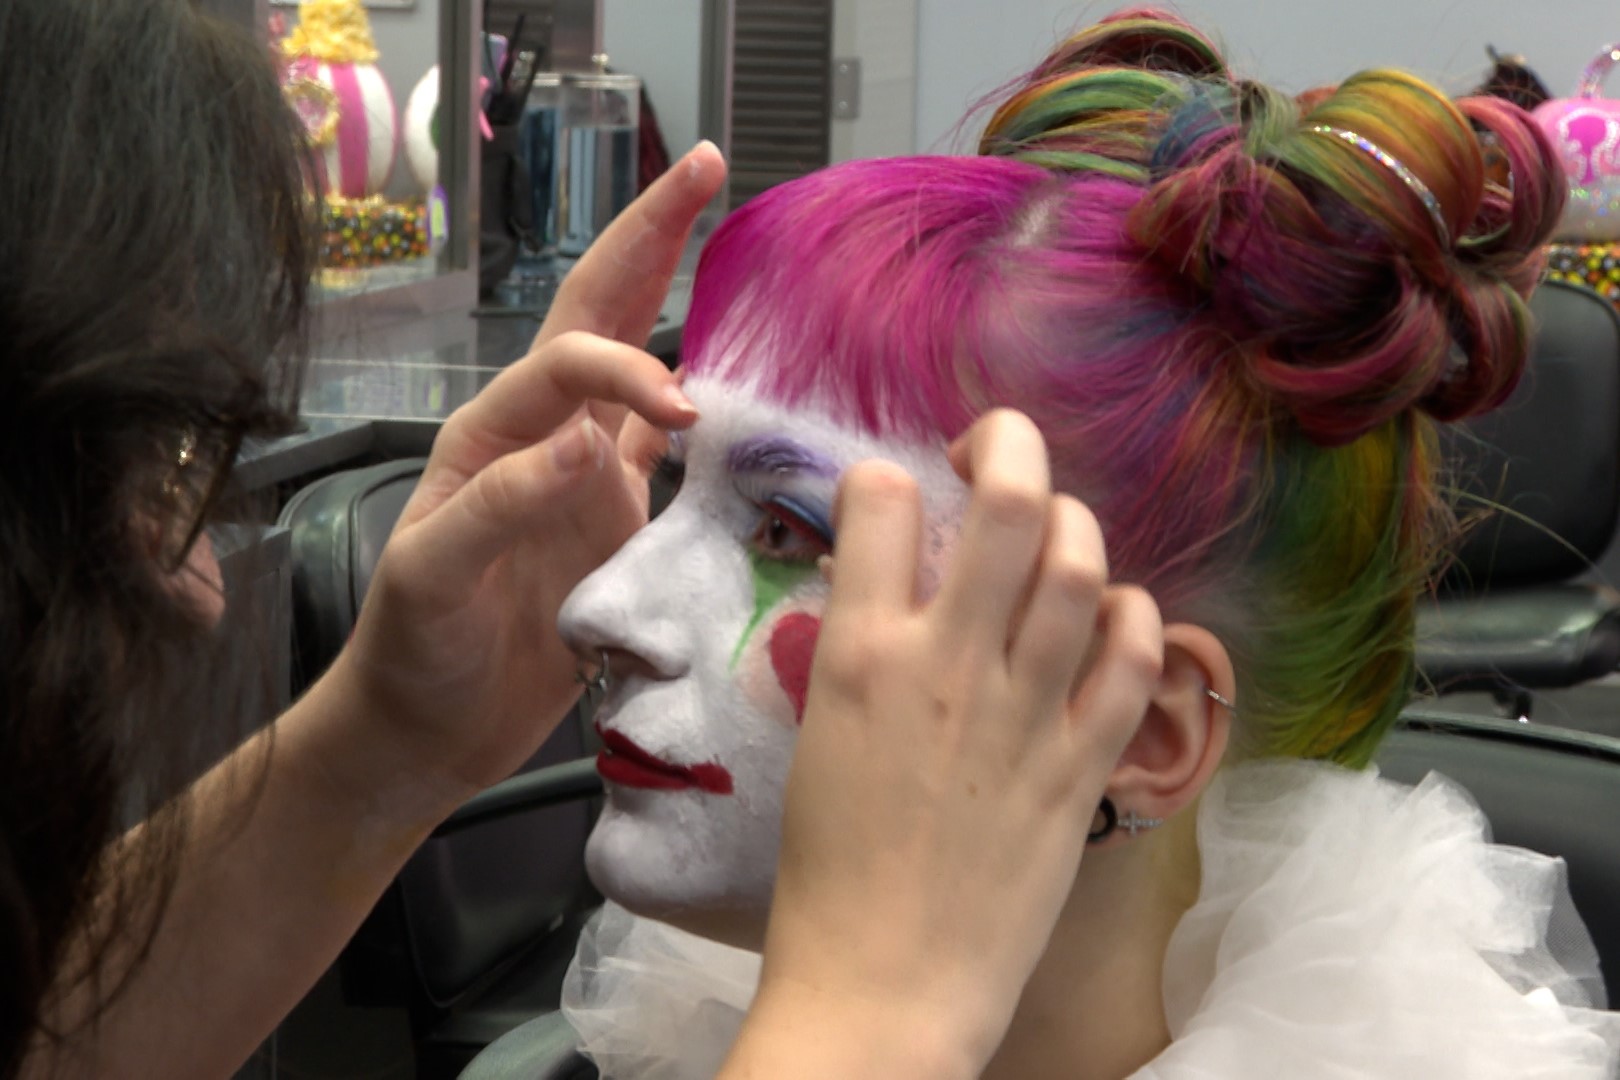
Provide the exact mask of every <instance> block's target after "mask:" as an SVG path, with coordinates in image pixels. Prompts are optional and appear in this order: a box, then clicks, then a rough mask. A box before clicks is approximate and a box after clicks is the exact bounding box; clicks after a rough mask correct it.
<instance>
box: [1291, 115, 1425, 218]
mask: <svg viewBox="0 0 1620 1080" xmlns="http://www.w3.org/2000/svg"><path fill="white" fill-rule="evenodd" d="M1308 130H1309V131H1310V132H1311V133H1312V134H1315V135H1331V136H1332V137H1333V138H1335V139H1338V140H1339V141H1340V142H1344V143H1349V144H1350V145H1351V146H1353V147H1355V148H1356V149H1357V150H1360V151H1361V152H1362V153H1364V154H1366V155H1367V156H1368V157H1370V158H1372V159H1373V160H1374V161H1376V162H1378V164H1380V165H1382V166H1383V167H1384V168H1386V169H1388V170H1389V171H1390V172H1392V173H1394V174H1395V175H1396V176H1398V177H1400V180H1401V183H1403V184H1405V185H1406V187H1407V190H1408V191H1410V192H1411V193H1412V194H1413V195H1416V196H1417V197H1418V200H1419V201H1420V202H1422V203H1423V208H1424V209H1425V210H1427V211H1428V212H1429V219H1430V220H1431V221H1433V222H1434V231H1435V234H1436V235H1437V236H1438V237H1439V238H1440V246H1441V247H1443V248H1448V249H1449V248H1450V247H1451V230H1450V229H1448V228H1447V227H1446V217H1445V214H1443V213H1442V212H1441V210H1440V200H1439V199H1437V198H1435V197H1434V192H1432V191H1430V190H1429V187H1428V185H1427V184H1425V183H1424V182H1423V181H1422V180H1419V179H1418V178H1417V174H1416V173H1414V172H1413V171H1412V170H1411V169H1408V168H1407V167H1406V166H1405V165H1402V164H1401V163H1400V162H1399V161H1397V160H1396V159H1395V157H1394V156H1392V155H1391V154H1390V153H1389V151H1387V150H1385V149H1384V148H1383V147H1382V146H1379V145H1378V144H1377V143H1375V142H1373V141H1372V140H1370V139H1365V138H1363V137H1361V136H1360V135H1357V134H1356V133H1355V132H1353V131H1346V130H1345V129H1344V128H1336V127H1329V126H1328V125H1327V124H1313V125H1312V126H1311V127H1310V128H1309V129H1308Z"/></svg>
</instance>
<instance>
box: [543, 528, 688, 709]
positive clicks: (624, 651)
mask: <svg viewBox="0 0 1620 1080" xmlns="http://www.w3.org/2000/svg"><path fill="white" fill-rule="evenodd" d="M689 532H690V530H689V529H688V528H685V527H683V526H682V524H681V523H680V522H679V521H676V520H671V519H670V517H669V516H668V515H667V514H666V515H664V516H661V517H659V518H657V519H656V520H654V521H653V522H652V523H651V524H649V525H647V526H646V527H644V528H643V529H642V530H641V531H640V532H638V533H636V535H634V536H632V537H631V538H630V540H629V541H628V542H627V543H626V544H625V545H624V547H622V548H620V549H619V550H618V552H616V553H615V554H614V556H613V557H612V558H611V559H609V560H608V561H607V562H605V563H603V564H602V566H601V567H599V568H598V569H597V570H595V571H594V572H592V573H591V574H590V575H589V576H587V577H586V578H585V579H584V580H583V581H581V582H580V583H579V584H578V585H576V586H575V587H574V591H573V592H571V593H569V594H568V598H567V599H566V600H564V601H563V605H562V609H561V610H560V611H559V612H558V615H557V630H558V632H559V633H560V634H561V635H562V638H563V640H564V641H565V642H567V644H568V646H569V648H571V649H573V650H574V651H575V652H577V653H579V654H580V656H581V657H584V658H587V659H588V660H589V661H590V662H591V663H593V664H594V663H596V662H597V660H598V658H599V657H601V656H602V654H604V653H605V654H606V655H607V658H608V663H609V666H610V668H611V669H612V671H613V673H614V675H615V677H617V676H621V675H640V676H642V677H643V678H649V679H659V680H667V679H677V678H680V677H681V676H682V675H684V674H686V673H687V671H688V670H689V669H690V667H691V663H692V656H693V637H694V634H693V630H694V626H695V623H696V621H697V620H698V619H699V618H700V616H699V614H698V611H697V610H695V608H696V606H697V602H698V601H699V599H700V598H701V596H702V592H701V589H700V588H698V587H697V586H698V583H697V582H693V581H690V580H688V579H689V577H690V570H689V569H683V566H684V565H686V564H688V562H689V559H688V558H686V557H683V556H689V555H690V554H691V547H692V544H691V540H692V537H690V536H688V535H687V534H688V533H689Z"/></svg>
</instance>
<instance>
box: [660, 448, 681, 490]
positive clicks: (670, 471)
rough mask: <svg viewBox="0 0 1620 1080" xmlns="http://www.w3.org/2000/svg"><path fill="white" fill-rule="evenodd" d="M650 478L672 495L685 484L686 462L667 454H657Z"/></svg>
mask: <svg viewBox="0 0 1620 1080" xmlns="http://www.w3.org/2000/svg"><path fill="white" fill-rule="evenodd" d="M652 478H653V479H654V480H655V481H657V482H658V483H660V484H663V485H664V486H665V487H667V488H668V489H669V490H670V492H671V493H672V494H673V493H674V492H677V491H679V490H681V485H682V484H683V483H685V482H686V462H684V461H681V460H679V459H677V458H675V457H673V456H671V455H670V454H668V453H663V454H659V455H658V460H657V461H655V462H653V467H652Z"/></svg>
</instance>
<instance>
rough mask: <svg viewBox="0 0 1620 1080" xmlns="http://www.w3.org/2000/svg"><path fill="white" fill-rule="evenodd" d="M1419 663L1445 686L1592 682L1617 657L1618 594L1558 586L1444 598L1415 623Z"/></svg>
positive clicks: (1455, 688)
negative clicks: (1416, 626)
mask: <svg viewBox="0 0 1620 1080" xmlns="http://www.w3.org/2000/svg"><path fill="white" fill-rule="evenodd" d="M1419 631H1420V634H1421V635H1422V636H1421V638H1420V642H1421V645H1420V663H1421V666H1422V668H1423V670H1424V672H1425V674H1426V675H1428V677H1430V678H1432V679H1433V680H1434V681H1435V683H1436V685H1437V686H1440V687H1443V688H1444V689H1445V690H1448V691H1460V690H1493V689H1496V688H1497V687H1498V686H1500V685H1501V684H1502V682H1503V680H1504V677H1505V678H1506V680H1507V681H1508V682H1510V683H1512V684H1514V685H1517V686H1523V687H1560V686H1573V685H1574V684H1576V683H1581V682H1586V681H1587V680H1589V679H1597V678H1601V677H1602V676H1604V675H1606V674H1608V673H1609V672H1610V671H1612V670H1614V667H1615V665H1616V662H1617V661H1620V593H1616V592H1615V591H1614V590H1612V589H1609V588H1605V587H1603V586H1592V585H1578V584H1558V585H1547V586H1543V587H1541V588H1523V589H1506V590H1503V591H1500V592H1495V593H1490V594H1487V595H1485V596H1463V597H1448V598H1447V599H1445V600H1443V601H1441V602H1440V603H1437V604H1434V605H1432V606H1431V607H1430V608H1429V609H1428V610H1427V611H1426V612H1425V615H1424V618H1423V620H1422V621H1421V622H1420V623H1419Z"/></svg>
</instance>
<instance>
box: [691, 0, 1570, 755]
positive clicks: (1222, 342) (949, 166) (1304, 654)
mask: <svg viewBox="0 0 1620 1080" xmlns="http://www.w3.org/2000/svg"><path fill="white" fill-rule="evenodd" d="M1313 97H1314V98H1315V103H1314V104H1313V105H1311V106H1310V107H1309V109H1308V110H1307V109H1305V108H1303V107H1302V106H1301V105H1300V104H1299V103H1298V102H1296V101H1295V100H1293V99H1290V98H1287V97H1284V96H1282V95H1279V94H1276V93H1273V92H1271V91H1269V90H1266V89H1265V88H1263V87H1259V86H1256V85H1254V84H1250V83H1241V82H1238V81H1236V80H1234V79H1232V78H1231V77H1230V76H1229V75H1228V74H1227V73H1226V70H1225V67H1224V65H1223V64H1222V62H1221V61H1220V58H1219V56H1218V55H1217V54H1216V52H1215V50H1214V49H1213V47H1212V46H1210V45H1209V43H1208V42H1207V41H1206V40H1205V39H1203V38H1202V37H1200V36H1198V35H1197V34H1196V33H1195V32H1193V31H1192V30H1191V29H1190V28H1188V27H1186V26H1185V24H1182V23H1180V22H1178V21H1176V20H1174V19H1171V18H1169V17H1166V16H1163V15H1160V14H1157V13H1153V12H1129V13H1125V14H1123V15H1121V16H1116V17H1115V18H1113V19H1110V20H1108V21H1105V22H1104V23H1102V24H1099V25H1098V26H1095V27H1092V28H1090V29H1088V30H1085V31H1083V32H1081V33H1079V34H1077V35H1076V36H1075V37H1073V38H1071V39H1070V40H1069V41H1067V42H1065V43H1064V44H1063V45H1062V46H1060V47H1059V49H1058V50H1057V51H1056V52H1054V54H1053V55H1052V57H1051V58H1049V59H1048V60H1047V61H1046V62H1045V63H1043V64H1042V65H1041V66H1040V67H1039V68H1037V69H1036V71H1035V72H1033V73H1032V74H1031V75H1030V76H1029V77H1028V78H1027V79H1026V80H1024V81H1023V82H1022V83H1021V84H1020V85H1018V86H1016V87H1015V88H1013V90H1012V91H1011V92H1010V93H1009V94H1008V96H1007V98H1006V101H1005V103H1004V104H1003V105H1002V106H1001V108H1000V110H999V111H998V112H997V113H996V115H995V117H994V119H992V121H991V122H990V125H989V129H988V131H987V132H986V135H985V138H984V142H983V145H982V150H983V152H984V156H979V157H962V158H950V157H916V158H902V159H894V160H879V161H860V162H852V163H848V164H844V165H839V166H835V167H833V168H829V169H826V170H823V171H820V172H818V173H815V174H812V175H810V176H807V177H805V178H803V179H800V180H797V181H794V182H792V183H789V184H784V185H782V186H780V187H777V188H774V189H772V190H770V191H768V192H766V193H765V194H763V195H761V196H759V197H757V198H756V199H754V200H753V201H752V202H750V203H749V204H748V205H746V206H744V207H743V208H741V209H740V210H738V211H737V212H736V213H734V214H733V215H732V216H731V217H730V218H729V219H728V220H727V221H726V222H725V223H724V224H723V225H722V227H721V228H720V229H719V230H718V231H717V232H716V234H715V235H714V237H713V238H712V239H711V240H710V242H709V246H708V248H707V249H706V251H705V253H704V256H703V260H702V263H701V265H700V267H699V270H698V275H697V280H696V284H695V286H694V294H693V302H692V308H691V312H690V315H689V317H688V321H687V325H686V332H685V339H684V344H683V355H684V356H685V357H686V365H687V368H688V369H689V370H690V371H693V372H714V373H717V374H719V375H721V376H723V377H736V378H746V379H748V380H750V382H751V384H752V385H754V386H756V387H757V388H758V389H759V390H760V392H761V393H763V394H764V395H766V396H767V397H769V398H771V399H773V400H777V401H780V402H783V403H786V404H789V405H797V404H801V403H812V404H815V405H817V406H820V407H823V408H826V409H827V410H828V411H830V412H831V413H832V414H833V415H836V416H842V417H847V418H849V419H850V420H851V421H852V422H854V423H855V424H857V425H859V426H860V427H861V428H863V429H864V430H866V431H868V432H872V433H875V434H882V435H890V436H900V437H905V438H913V439H922V440H941V439H949V438H951V437H953V436H955V435H956V434H958V433H960V432H961V431H962V430H964V429H965V428H966V427H967V426H968V425H969V424H971V423H972V421H973V419H974V418H975V417H976V416H978V415H979V414H980V413H982V412H983V411H984V410H985V409H987V408H990V407H994V406H1010V407H1013V408H1017V409H1019V410H1021V411H1023V412H1025V413H1027V414H1028V415H1030V417H1031V418H1032V419H1034V421H1035V422H1036V424H1037V425H1038V426H1039V427H1040V429H1041V431H1042V432H1043V434H1044V435H1045V438H1046V440H1047V443H1048V447H1049V449H1050V452H1051V455H1052V459H1053V476H1054V481H1055V483H1056V484H1057V485H1058V486H1059V487H1060V488H1061V489H1063V490H1066V491H1069V492H1072V493H1074V494H1076V495H1078V496H1079V497H1081V498H1082V499H1084V500H1085V501H1086V502H1087V503H1088V505H1089V506H1090V507H1091V508H1092V510H1093V511H1094V512H1095V513H1096V514H1097V516H1098V518H1099V520H1100V521H1101V523H1102V526H1103V530H1104V534H1105V536H1106V537H1107V541H1108V547H1109V557H1110V563H1111V568H1112V570H1113V573H1114V575H1115V577H1116V578H1117V579H1119V580H1125V581H1132V582H1135V583H1138V584H1140V585H1142V586H1144V587H1145V588H1147V589H1148V590H1149V591H1150V592H1151V593H1152V594H1153V595H1154V596H1155V598H1156V599H1157V600H1158V602H1159V603H1160V605H1161V607H1162V608H1163V609H1164V610H1165V612H1166V614H1167V615H1168V616H1169V617H1172V618H1178V619H1190V620H1192V621H1196V622H1199V623H1201V624H1202V625H1205V626H1208V627H1209V628H1210V629H1212V630H1213V631H1215V632H1216V633H1217V634H1219V635H1220V636H1221V638H1222V639H1223V641H1224V642H1225V643H1226V645H1227V647H1228V649H1229V650H1230V651H1231V652H1232V654H1233V657H1234V660H1235V663H1236V665H1237V669H1238V676H1239V694H1240V698H1239V700H1240V702H1241V705H1242V707H1241V712H1240V723H1241V730H1240V731H1239V733H1238V740H1237V742H1236V744H1235V752H1236V753H1238V754H1240V755H1244V756H1249V755H1278V754H1282V755H1294V756H1306V757H1320V758H1328V759H1333V760H1337V761H1340V762H1344V763H1347V764H1352V765H1359V764H1363V763H1365V762H1366V761H1367V760H1368V759H1369V758H1370V756H1371V754H1372V751H1373V749H1374V747H1375V745H1376V742H1377V740H1378V738H1379V737H1380V736H1381V735H1382V734H1383V732H1384V731H1385V730H1387V728H1388V726H1389V725H1390V723H1391V722H1392V721H1393V719H1394V717H1395V715H1396V713H1397V712H1398V711H1399V709H1400V708H1401V706H1402V705H1403V704H1404V703H1405V701H1406V699H1407V697H1408V696H1409V693H1410V688H1411V684H1412V679H1413V672H1412V634H1413V612H1414V604H1415V602H1416V599H1417V597H1418V595H1419V591H1420V588H1421V586H1422V585H1423V584H1424V582H1425V581H1426V580H1427V577H1428V574H1429V572H1430V569H1431V565H1432V562H1433V558H1434V555H1435V549H1436V541H1437V540H1438V539H1439V537H1440V536H1441V535H1442V534H1443V530H1444V529H1445V528H1446V526H1447V523H1448V522H1449V516H1448V515H1447V514H1446V512H1445V508H1444V507H1443V505H1442V503H1441V501H1440V500H1439V498H1438V497H1437V495H1436V490H1437V488H1436V481H1435V470H1436V464H1437V457H1436V442H1435V435H1434V425H1433V420H1432V418H1438V419H1452V418H1455V417H1459V416H1464V415H1468V414H1470V413H1473V412H1476V411H1479V410H1481V409H1484V408H1488V407H1490V406H1492V405H1494V404H1496V403H1498V402H1500V401H1501V399H1502V398H1503V397H1505V396H1506V395H1507V393H1508V392H1510V391H1511V389H1512V387H1513V385H1514V383H1515V381H1516V379H1517V377H1518V374H1519V372H1520V370H1521V369H1522V366H1523V361H1524V357H1525V353H1526V349H1527V339H1528V326H1529V323H1528V318H1527V315H1526V309H1525V306H1524V303H1523V295H1524V294H1525V293H1527V292H1528V290H1529V288H1530V286H1531V284H1532V283H1533V282H1534V281H1535V279H1536V277H1537V274H1538V263H1537V261H1536V255H1535V251H1536V248H1537V246H1538V245H1539V243H1540V242H1541V241H1542V240H1543V239H1544V238H1545V236H1546V235H1547V234H1548V232H1549V230H1550V228H1551V225H1552V223H1553V221H1555V220H1556V216H1557V212H1558V209H1559V206H1560V188H1559V187H1558V185H1557V183H1556V182H1555V181H1554V180H1553V179H1551V178H1552V177H1554V176H1555V175H1556V173H1555V172H1554V171H1553V170H1554V169H1555V168H1556V165H1555V162H1554V159H1553V158H1552V156H1551V151H1550V149H1549V148H1548V146H1547V145H1546V143H1545V140H1544V139H1543V138H1542V137H1541V136H1540V135H1539V134H1538V133H1537V132H1536V131H1535V130H1534V128H1533V127H1532V126H1531V125H1530V124H1529V123H1528V122H1527V121H1526V120H1525V119H1524V118H1523V117H1522V115H1520V114H1518V113H1517V111H1516V110H1514V109H1513V108H1512V107H1511V106H1509V105H1506V104H1504V103H1500V102H1492V101H1465V102H1462V103H1460V104H1453V103H1452V102H1450V101H1448V100H1447V99H1446V98H1444V97H1443V96H1442V95H1440V94H1439V93H1438V92H1437V91H1435V90H1433V89H1432V88H1430V87H1428V86H1426V85H1424V84H1423V83H1421V82H1419V81H1417V80H1415V79H1412V78H1411V77H1409V76H1405V75H1401V74H1398V73H1393V72H1369V73H1366V74H1363V75H1360V76H1356V77H1355V78H1353V79H1351V80H1350V81H1348V82H1347V83H1345V84H1344V85H1343V86H1341V87H1339V88H1337V89H1336V90H1335V91H1333V92H1331V93H1324V94H1317V95H1313ZM1318 125H1321V126H1331V127H1334V128H1339V129H1344V130H1349V131H1354V132H1356V133H1358V134H1360V135H1362V136H1364V137H1365V138H1366V139H1369V140H1371V141H1372V142H1374V143H1376V144H1378V145H1379V146H1380V147H1382V148H1383V149H1384V150H1385V151H1387V152H1388V153H1389V154H1391V155H1393V157H1394V158H1396V159H1397V160H1399V161H1400V162H1402V163H1403V164H1404V166H1405V167H1406V168H1408V169H1410V170H1411V171H1412V172H1413V173H1414V174H1415V175H1416V176H1417V177H1419V178H1420V179H1421V182H1422V183H1423V184H1424V185H1426V186H1427V187H1428V188H1429V189H1430V190H1431V191H1432V192H1433V193H1434V195H1435V197H1436V198H1437V199H1438V202H1439V206H1440V209H1441V212H1442V213H1443V214H1444V217H1445V221H1446V223H1447V225H1448V227H1449V228H1448V232H1449V235H1450V236H1455V237H1462V238H1463V239H1462V240H1461V241H1460V242H1459V243H1457V244H1454V245H1449V246H1448V245H1446V244H1445V243H1444V242H1443V238H1442V237H1441V235H1440V233H1439V231H1438V230H1437V229H1436V226H1435V222H1434V220H1433V216H1432V215H1431V213H1430V212H1429V210H1428V209H1426V207H1425V206H1424V204H1423V203H1422V202H1421V201H1420V200H1418V199H1417V198H1415V197H1414V194H1413V191H1412V189H1411V187H1410V186H1409V185H1407V184H1405V183H1403V182H1402V180H1401V179H1400V178H1399V177H1398V176H1397V175H1395V174H1394V172H1393V171H1392V170H1391V169H1390V168H1389V167H1388V166H1387V165H1384V164H1381V163H1379V162H1378V161H1377V160H1375V159H1374V158H1372V157H1371V156H1369V155H1368V154H1367V153H1365V152H1363V151H1361V150H1358V149H1356V148H1355V147H1353V146H1349V145H1346V144H1345V143H1344V142H1343V141H1342V140H1338V139H1332V138H1326V137H1323V136H1322V135H1320V134H1318V133H1315V132H1313V131H1312V130H1311V128H1312V127H1313V126H1318ZM1475 125H1477V126H1478V127H1479V128H1480V129H1482V130H1484V131H1487V132H1489V133H1490V141H1491V144H1492V146H1491V153H1493V154H1494V155H1499V156H1500V157H1501V158H1503V159H1505V163H1506V165H1507V166H1508V168H1509V169H1510V170H1511V175H1512V177H1513V181H1514V182H1513V186H1512V190H1511V191H1509V190H1507V189H1506V188H1503V187H1497V186H1493V185H1491V184H1488V183H1487V182H1486V179H1485V178H1486V175H1487V172H1486V156H1485V151H1484V150H1482V147H1481V139H1480V138H1479V136H1478V135H1477V134H1476V131H1475Z"/></svg>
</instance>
